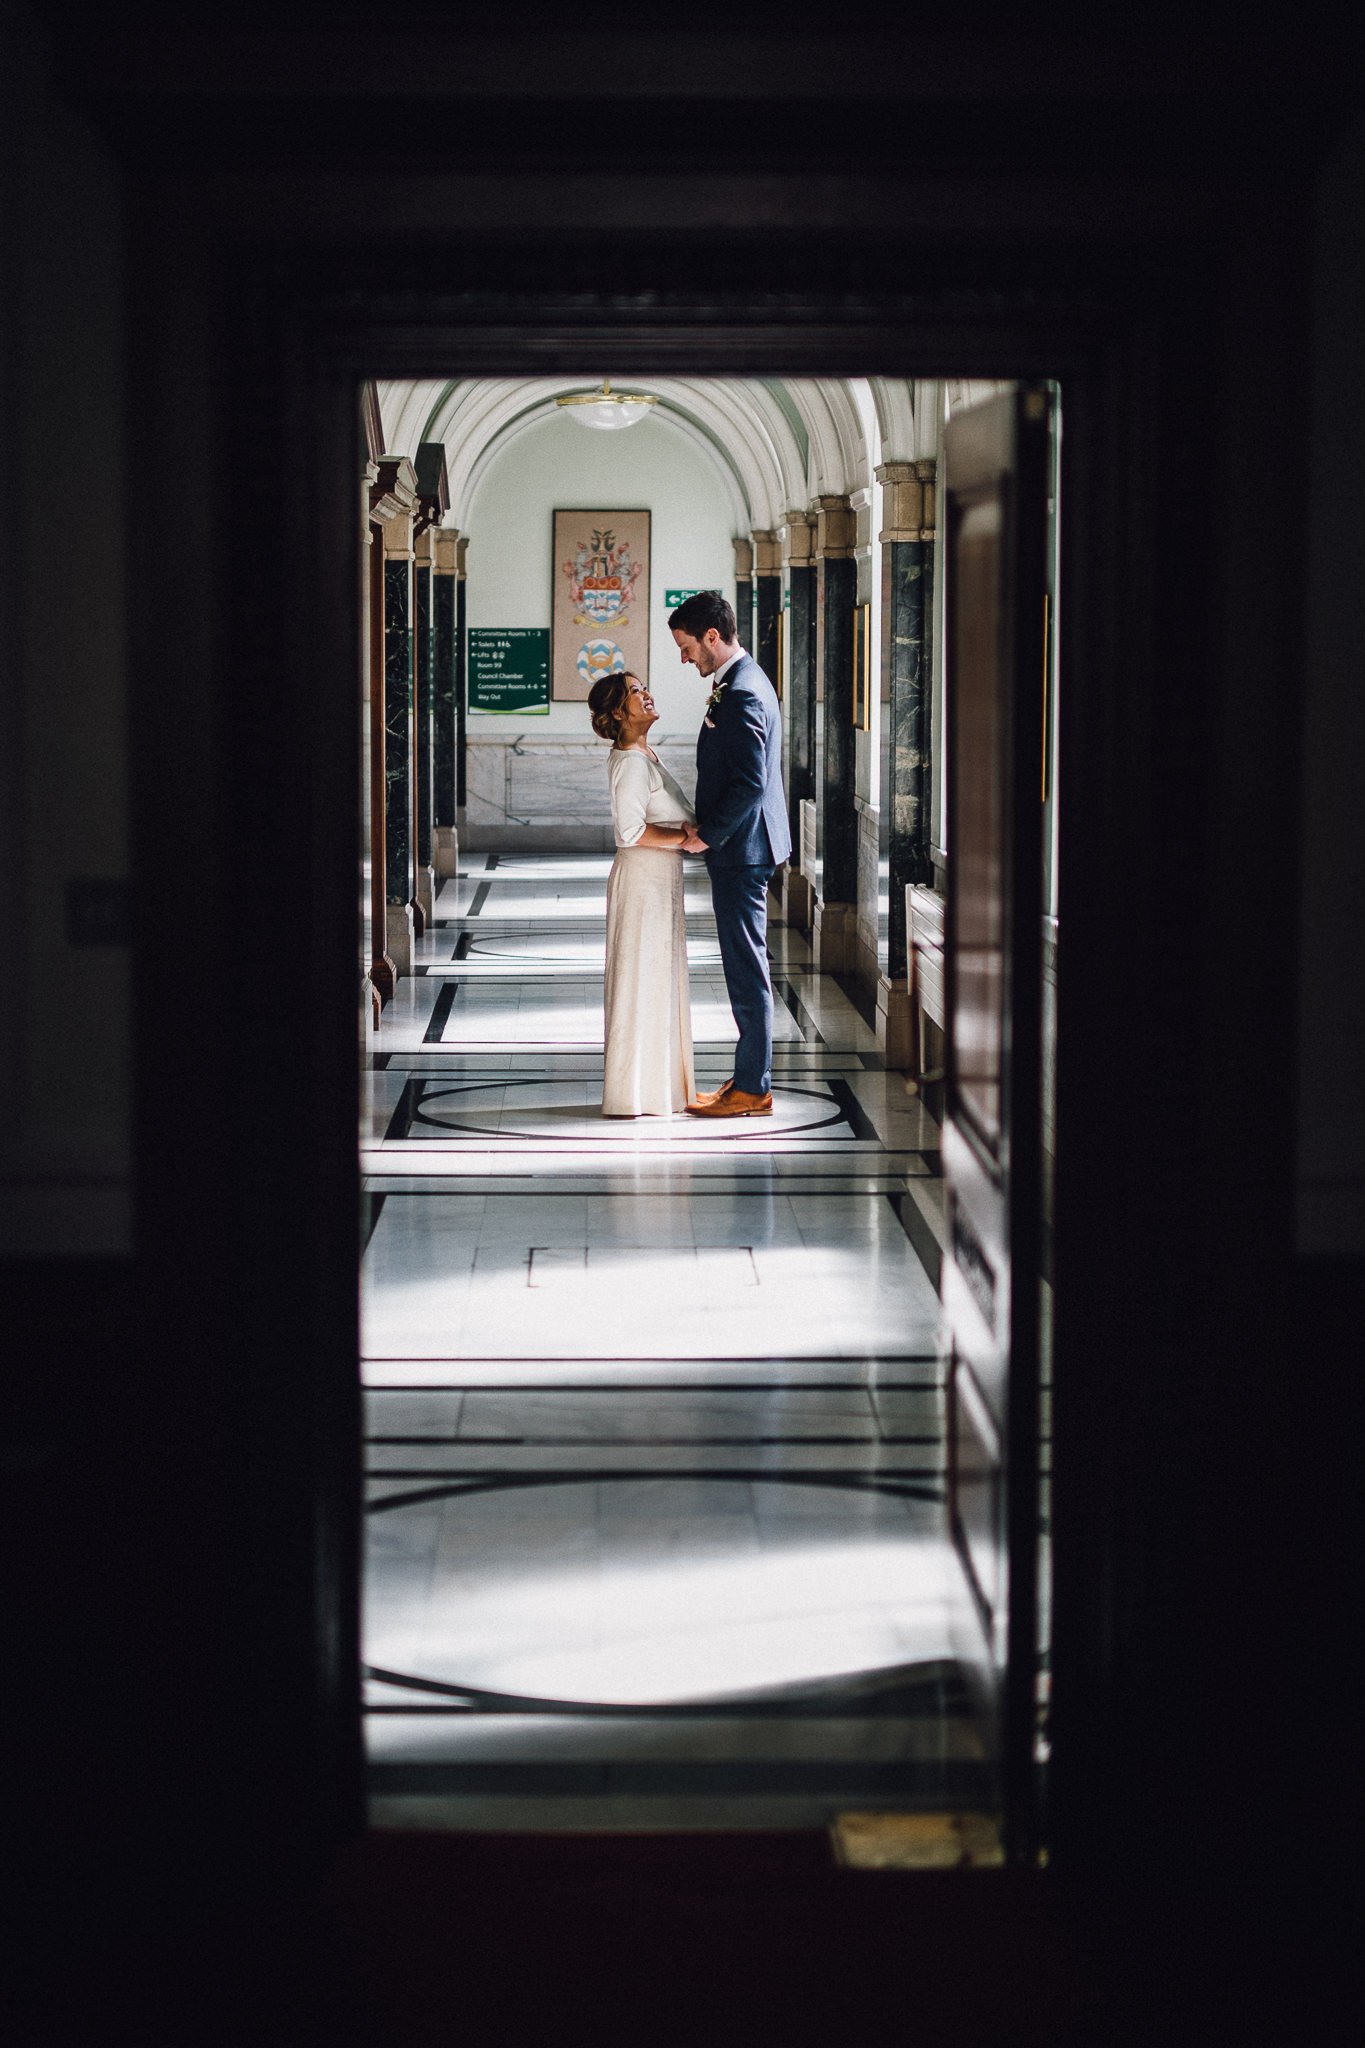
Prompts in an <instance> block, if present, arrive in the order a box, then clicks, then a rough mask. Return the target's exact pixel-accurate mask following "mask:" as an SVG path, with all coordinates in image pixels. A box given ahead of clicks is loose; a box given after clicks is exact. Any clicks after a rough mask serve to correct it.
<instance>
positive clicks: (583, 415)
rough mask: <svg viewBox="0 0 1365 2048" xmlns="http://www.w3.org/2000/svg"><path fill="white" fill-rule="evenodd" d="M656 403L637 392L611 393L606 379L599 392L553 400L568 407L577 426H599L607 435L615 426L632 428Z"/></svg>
mask: <svg viewBox="0 0 1365 2048" xmlns="http://www.w3.org/2000/svg"><path fill="white" fill-rule="evenodd" d="M657 403H658V401H657V399H654V398H648V397H646V396H645V394H644V393H643V392H640V391H613V390H612V388H611V385H610V384H609V383H608V382H607V379H606V378H605V377H604V378H603V379H602V389H601V390H600V391H574V392H571V393H570V394H569V396H568V397H567V398H557V399H556V400H555V404H556V405H563V406H567V407H568V411H569V418H570V419H571V420H577V421H578V424H579V426H580V427H602V428H604V429H605V430H606V431H607V432H608V433H611V432H614V431H615V429H616V428H617V427H633V426H634V425H635V422H636V421H637V420H642V419H644V417H645V415H646V414H647V413H648V411H649V408H650V407H651V405H655V404H657Z"/></svg>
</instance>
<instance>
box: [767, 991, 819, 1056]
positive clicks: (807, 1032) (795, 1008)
mask: <svg viewBox="0 0 1365 2048" xmlns="http://www.w3.org/2000/svg"><path fill="white" fill-rule="evenodd" d="M772 983H773V991H774V993H775V994H776V995H780V996H781V998H782V1000H783V1002H784V1003H785V1004H786V1005H787V1008H788V1009H789V1010H790V1011H791V1014H792V1016H793V1017H794V1018H795V1019H796V1022H797V1025H798V1027H799V1029H800V1032H801V1036H802V1038H803V1039H804V1040H805V1042H806V1044H807V1045H814V1046H820V1047H822V1048H823V1047H824V1045H825V1038H824V1035H823V1033H822V1032H821V1030H820V1027H819V1025H818V1024H817V1023H816V1021H815V1019H814V1017H812V1016H811V1013H810V1011H809V1010H808V1009H807V1008H806V1006H805V1004H804V1003H803V1002H802V1000H801V998H800V996H799V995H798V994H797V993H796V990H795V988H794V987H793V986H792V983H791V980H790V978H789V977H788V976H787V975H786V974H774V975H773V977H772ZM831 1049H832V1048H831Z"/></svg>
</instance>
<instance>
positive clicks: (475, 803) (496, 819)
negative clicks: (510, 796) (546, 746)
mask: <svg viewBox="0 0 1365 2048" xmlns="http://www.w3.org/2000/svg"><path fill="white" fill-rule="evenodd" d="M506 823H507V749H506V747H505V746H503V745H501V744H498V745H494V746H484V745H480V744H478V743H475V742H471V743H470V745H469V746H468V747H467V748H466V749H465V824H466V829H467V830H473V829H475V828H477V827H478V826H480V825H498V826H502V825H506Z"/></svg>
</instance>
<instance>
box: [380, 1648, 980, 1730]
mask: <svg viewBox="0 0 1365 2048" xmlns="http://www.w3.org/2000/svg"><path fill="white" fill-rule="evenodd" d="M918 1671H919V1675H918V1676H916V1675H915V1671H914V1667H912V1668H911V1669H909V1670H906V1669H904V1668H902V1671H901V1673H900V1675H899V1676H896V1677H888V1678H887V1679H886V1680H885V1681H884V1682H883V1683H882V1684H880V1685H862V1686H856V1687H855V1686H851V1685H848V1684H847V1683H845V1684H843V1685H841V1684H839V1683H838V1681H837V1680H831V1681H830V1682H829V1683H828V1684H825V1685H820V1686H811V1687H808V1688H804V1689H802V1690H800V1691H797V1690H795V1689H793V1690H792V1691H791V1692H788V1693H785V1694H780V1693H759V1694H749V1695H748V1696H744V1695H740V1696H738V1697H735V1696H731V1697H729V1698H726V1699H722V1700H660V1701H656V1702H654V1703H652V1704H648V1705H641V1704H639V1703H638V1702H633V1701H631V1702H627V1701H615V1700H574V1699H558V1698H555V1697H554V1696H553V1695H542V1694H528V1693H509V1692H498V1691H494V1690H491V1689H490V1688H488V1687H486V1686H477V1685H457V1684H454V1683H452V1682H451V1681H449V1680H447V1679H440V1678H422V1677H419V1676H418V1675H417V1674H416V1673H415V1672H408V1671H388V1670H384V1669H383V1668H382V1667H381V1666H379V1665H374V1664H362V1666H361V1675H362V1678H363V1679H364V1681H365V1683H366V1684H369V1685H389V1686H393V1687H395V1688H396V1689H399V1690H401V1691H403V1692H405V1693H416V1694H418V1695H419V1697H420V1698H421V1701H422V1705H421V1706H417V1705H415V1704H409V1702H407V1701H403V1702H401V1703H399V1704H400V1706H401V1710H402V1711H406V1712H417V1713H421V1712H424V1711H425V1712H431V1711H432V1709H431V1707H430V1706H429V1705H428V1704H427V1702H428V1701H432V1700H447V1701H450V1702H451V1703H452V1704H451V1706H450V1708H449V1709H448V1710H447V1711H451V1712H456V1713H459V1712H463V1713H467V1714H472V1715H473V1716H474V1717H476V1718H478V1717H484V1716H486V1717H487V1718H489V1719H494V1718H497V1717H499V1716H503V1715H508V1714H515V1715H524V1714H548V1715H555V1716H559V1717H563V1718H566V1719H570V1720H580V1719H583V1720H624V1719H629V1720H637V1719H641V1718H643V1719H647V1720H651V1721H653V1720H659V1721H696V1720H725V1721H731V1720H735V1721H746V1720H756V1719H762V1720H788V1719H794V1720H807V1719H820V1720H823V1719H825V1718H827V1717H828V1715H829V1714H830V1711H831V1709H832V1708H833V1709H837V1710H838V1712H839V1718H841V1719H848V1718H849V1714H850V1710H851V1709H854V1708H856V1709H857V1710H858V1716H859V1718H864V1717H868V1716H871V1717H877V1716H879V1715H885V1714H887V1713H895V1714H902V1713H904V1712H905V1710H906V1708H907V1707H911V1708H914V1709H915V1710H916V1711H915V1712H914V1713H912V1715H911V1718H912V1719H917V1720H918V1719H926V1718H928V1715H929V1713H930V1712H932V1713H933V1715H934V1717H935V1718H938V1717H940V1716H941V1717H942V1718H944V1719H946V1720H970V1719H971V1718H972V1715H973V1706H972V1699H971V1694H970V1690H969V1688H968V1685H967V1682H966V1680H965V1678H964V1676H963V1674H962V1671H961V1669H960V1667H959V1666H958V1665H957V1664H956V1662H954V1661H952V1660H949V1659H933V1660H930V1661H928V1662H927V1663H926V1664H923V1665H921V1666H920V1667H918ZM931 1703H932V1707H931ZM391 1704H393V1703H391V1702H387V1701H386V1702H384V1703H383V1704H382V1706H379V1707H375V1706H368V1705H367V1707H366V1709H365V1711H366V1712H376V1711H383V1707H385V1706H389V1705H391Z"/></svg>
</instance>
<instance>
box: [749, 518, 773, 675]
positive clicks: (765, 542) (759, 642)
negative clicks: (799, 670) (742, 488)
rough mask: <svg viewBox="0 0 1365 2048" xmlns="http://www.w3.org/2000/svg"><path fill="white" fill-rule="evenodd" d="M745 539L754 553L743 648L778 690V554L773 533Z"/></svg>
mask: <svg viewBox="0 0 1365 2048" xmlns="http://www.w3.org/2000/svg"><path fill="white" fill-rule="evenodd" d="M749 537H750V539H751V541H752V542H753V549H754V628H753V630H754V637H753V640H752V642H746V643H745V644H746V645H749V646H750V647H751V649H752V652H753V656H754V659H755V660H756V661H757V663H758V665H759V667H760V668H761V669H762V671H763V673H764V675H766V676H767V677H768V679H769V681H770V682H771V683H772V684H773V685H774V687H775V688H777V689H778V690H780V689H781V681H780V678H779V675H778V652H777V632H778V621H779V619H780V618H781V616H782V554H781V550H780V548H779V546H778V542H777V535H776V534H775V533H772V532H769V531H768V530H766V529H764V530H762V531H756V532H754V533H752V534H751V535H750V536H749ZM741 637H742V636H741Z"/></svg>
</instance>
